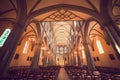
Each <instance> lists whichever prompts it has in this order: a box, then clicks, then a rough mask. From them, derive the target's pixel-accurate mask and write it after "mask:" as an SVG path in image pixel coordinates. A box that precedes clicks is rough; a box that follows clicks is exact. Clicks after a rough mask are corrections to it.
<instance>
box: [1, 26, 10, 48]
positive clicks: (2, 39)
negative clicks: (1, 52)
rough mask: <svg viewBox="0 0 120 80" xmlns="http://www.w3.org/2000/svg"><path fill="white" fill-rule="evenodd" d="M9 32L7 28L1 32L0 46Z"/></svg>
mask: <svg viewBox="0 0 120 80" xmlns="http://www.w3.org/2000/svg"><path fill="white" fill-rule="evenodd" d="M10 32H11V29H9V28H7V29H5V31H4V32H3V34H2V35H1V36H0V47H2V46H3V44H4V43H5V41H6V39H7V38H8V36H9V34H10Z"/></svg>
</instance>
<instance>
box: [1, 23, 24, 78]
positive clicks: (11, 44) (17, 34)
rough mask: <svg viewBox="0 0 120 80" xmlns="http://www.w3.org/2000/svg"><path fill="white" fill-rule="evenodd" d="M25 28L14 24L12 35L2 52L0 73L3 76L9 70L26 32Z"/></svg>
mask: <svg viewBox="0 0 120 80" xmlns="http://www.w3.org/2000/svg"><path fill="white" fill-rule="evenodd" d="M24 27H25V26H24V25H21V24H19V23H16V24H14V27H13V29H12V31H11V33H10V35H9V36H8V38H7V40H6V42H5V43H4V45H3V47H2V48H1V50H0V72H2V73H0V75H1V76H5V75H6V71H7V70H8V68H9V65H10V62H11V60H12V58H13V55H14V53H15V50H16V47H17V45H18V41H19V40H20V38H21V36H22V33H23V32H24Z"/></svg>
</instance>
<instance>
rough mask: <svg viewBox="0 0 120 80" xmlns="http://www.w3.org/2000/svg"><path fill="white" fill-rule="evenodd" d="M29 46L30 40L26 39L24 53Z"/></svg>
mask: <svg viewBox="0 0 120 80" xmlns="http://www.w3.org/2000/svg"><path fill="white" fill-rule="evenodd" d="M28 46H29V42H28V41H26V43H25V46H24V49H23V53H24V54H26V53H27V50H28Z"/></svg>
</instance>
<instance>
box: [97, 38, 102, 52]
mask: <svg viewBox="0 0 120 80" xmlns="http://www.w3.org/2000/svg"><path fill="white" fill-rule="evenodd" d="M96 44H97V48H98V51H99V53H100V54H103V53H104V50H103V47H102V45H101V42H100V40H99V39H97V40H96Z"/></svg>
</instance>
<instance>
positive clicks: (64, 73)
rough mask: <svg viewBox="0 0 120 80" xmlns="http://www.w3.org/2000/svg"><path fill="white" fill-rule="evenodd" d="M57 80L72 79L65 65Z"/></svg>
mask: <svg viewBox="0 0 120 80" xmlns="http://www.w3.org/2000/svg"><path fill="white" fill-rule="evenodd" d="M57 80H70V79H69V77H68V74H67V73H66V71H65V69H64V68H63V67H62V68H61V69H60V72H59V74H58V79H57Z"/></svg>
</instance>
